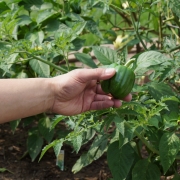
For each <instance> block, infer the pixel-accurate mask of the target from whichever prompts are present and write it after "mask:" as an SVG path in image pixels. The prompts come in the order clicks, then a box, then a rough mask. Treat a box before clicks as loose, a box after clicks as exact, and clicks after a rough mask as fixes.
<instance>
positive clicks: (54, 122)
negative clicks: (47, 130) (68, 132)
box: [51, 115, 65, 129]
mask: <svg viewBox="0 0 180 180" xmlns="http://www.w3.org/2000/svg"><path fill="white" fill-rule="evenodd" d="M63 119H65V117H64V116H62V115H57V116H56V117H55V118H54V119H53V121H52V124H51V129H54V128H55V126H56V125H57V124H58V123H59V122H60V121H62V120H63Z"/></svg>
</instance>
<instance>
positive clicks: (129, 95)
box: [123, 94, 132, 102]
mask: <svg viewBox="0 0 180 180" xmlns="http://www.w3.org/2000/svg"><path fill="white" fill-rule="evenodd" d="M131 99H132V94H128V95H127V96H126V97H125V98H124V99H123V101H127V102H129V101H131Z"/></svg>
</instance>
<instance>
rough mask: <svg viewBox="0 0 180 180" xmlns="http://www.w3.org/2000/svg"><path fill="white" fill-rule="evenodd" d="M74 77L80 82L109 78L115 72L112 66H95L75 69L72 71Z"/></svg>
mask: <svg viewBox="0 0 180 180" xmlns="http://www.w3.org/2000/svg"><path fill="white" fill-rule="evenodd" d="M72 73H74V75H73V76H74V77H76V78H77V79H78V80H79V81H81V82H82V83H85V82H87V81H90V80H99V81H100V80H105V79H109V78H111V77H112V76H114V74H115V73H116V70H115V69H114V68H106V69H105V68H96V69H76V70H74V71H72Z"/></svg>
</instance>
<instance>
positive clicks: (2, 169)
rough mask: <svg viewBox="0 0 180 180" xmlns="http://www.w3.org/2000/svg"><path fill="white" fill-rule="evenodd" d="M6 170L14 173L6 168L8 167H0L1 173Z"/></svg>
mask: <svg viewBox="0 0 180 180" xmlns="http://www.w3.org/2000/svg"><path fill="white" fill-rule="evenodd" d="M6 171H8V172H10V173H11V174H14V173H13V172H12V171H10V170H8V169H6V168H0V172H1V173H4V172H6Z"/></svg>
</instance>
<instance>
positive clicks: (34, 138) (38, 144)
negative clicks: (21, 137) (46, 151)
mask: <svg viewBox="0 0 180 180" xmlns="http://www.w3.org/2000/svg"><path fill="white" fill-rule="evenodd" d="M42 145H43V139H42V138H41V137H40V136H39V135H38V134H36V133H34V134H31V135H29V136H28V139H27V149H28V152H29V155H30V157H31V160H32V162H33V161H34V160H35V159H36V157H37V156H38V154H39V153H40V152H41V149H42Z"/></svg>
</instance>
